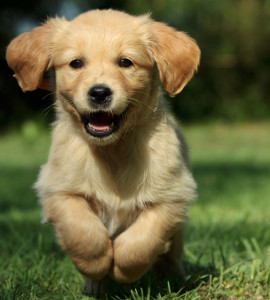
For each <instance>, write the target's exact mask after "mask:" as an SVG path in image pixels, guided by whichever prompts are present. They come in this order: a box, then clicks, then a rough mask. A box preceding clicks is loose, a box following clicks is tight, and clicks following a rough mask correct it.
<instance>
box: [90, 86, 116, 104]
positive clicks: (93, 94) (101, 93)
mask: <svg viewBox="0 0 270 300" xmlns="http://www.w3.org/2000/svg"><path fill="white" fill-rule="evenodd" d="M88 98H89V100H90V101H91V102H93V103H96V104H105V103H109V102H111V100H112V90H111V89H110V88H109V87H107V86H105V85H95V86H93V87H92V88H91V89H90V90H89V91H88Z"/></svg>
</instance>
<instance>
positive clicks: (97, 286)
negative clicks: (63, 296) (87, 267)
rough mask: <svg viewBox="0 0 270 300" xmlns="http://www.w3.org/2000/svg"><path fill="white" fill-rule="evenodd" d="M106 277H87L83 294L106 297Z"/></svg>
mask: <svg viewBox="0 0 270 300" xmlns="http://www.w3.org/2000/svg"><path fill="white" fill-rule="evenodd" d="M105 281H106V279H101V280H94V279H90V278H88V277H85V281H84V289H83V294H85V295H89V296H94V297H104V296H105V288H104V284H105Z"/></svg>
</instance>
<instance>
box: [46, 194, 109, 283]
mask: <svg viewBox="0 0 270 300" xmlns="http://www.w3.org/2000/svg"><path fill="white" fill-rule="evenodd" d="M43 209H44V214H45V217H46V218H47V220H48V221H49V222H51V223H52V224H53V226H54V227H55V230H56V234H57V237H58V239H59V242H60V244H61V246H62V247H63V248H64V249H65V250H66V251H67V252H68V253H69V255H70V257H71V259H72V261H73V262H74V264H75V265H76V267H77V268H78V269H79V271H80V272H81V273H82V274H84V275H86V276H87V277H90V278H92V279H96V280H99V279H101V278H103V277H104V276H105V275H106V274H107V273H108V271H109V269H110V267H111V263H112V257H113V250H112V243H111V240H110V238H109V235H108V231H107V229H106V228H105V226H104V225H103V224H102V222H101V221H100V220H99V218H98V217H97V216H96V215H95V214H94V212H93V211H92V210H91V208H90V206H89V204H88V203H87V201H86V200H85V199H84V198H82V197H80V196H71V195H55V196H53V197H48V198H44V199H43Z"/></svg>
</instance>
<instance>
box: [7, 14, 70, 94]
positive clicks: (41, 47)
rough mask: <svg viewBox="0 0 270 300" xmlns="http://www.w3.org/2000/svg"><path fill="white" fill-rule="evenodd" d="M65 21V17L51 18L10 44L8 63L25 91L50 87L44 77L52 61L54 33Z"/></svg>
mask: <svg viewBox="0 0 270 300" xmlns="http://www.w3.org/2000/svg"><path fill="white" fill-rule="evenodd" d="M63 23H66V20H65V19H64V18H53V19H50V20H48V21H47V22H46V23H45V24H44V25H42V26H39V27H36V28H34V29H32V30H31V31H29V32H25V33H23V34H21V35H19V36H18V37H16V38H15V39H13V40H12V41H11V43H10V44H9V45H8V47H7V52H6V59H7V62H8V65H9V67H10V68H11V69H13V71H14V73H15V74H14V77H15V78H16V79H17V81H18V83H19V85H20V87H21V88H22V90H23V91H24V92H25V91H33V90H35V89H37V88H42V89H50V87H49V84H48V80H45V79H42V77H43V74H44V72H45V71H46V70H47V67H48V65H49V61H50V41H51V38H52V34H53V33H54V31H55V30H56V28H57V29H59V28H60V27H61V25H62V24H63Z"/></svg>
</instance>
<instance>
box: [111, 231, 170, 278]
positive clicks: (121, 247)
mask: <svg viewBox="0 0 270 300" xmlns="http://www.w3.org/2000/svg"><path fill="white" fill-rule="evenodd" d="M113 250H114V260H113V266H112V268H111V271H110V276H111V277H112V278H113V279H114V280H115V281H118V282H122V283H131V282H134V281H136V280H138V279H139V278H140V277H141V276H143V275H144V274H145V273H146V272H147V270H148V269H149V268H150V266H151V265H152V263H153V262H154V261H155V260H156V259H157V257H158V255H159V254H160V253H162V252H164V251H166V245H160V244H159V243H155V242H154V241H151V242H150V241H148V242H147V241H145V240H144V239H135V238H134V237H129V238H128V236H126V234H122V235H120V236H119V237H118V238H117V239H116V240H115V243H114V248H113Z"/></svg>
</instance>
